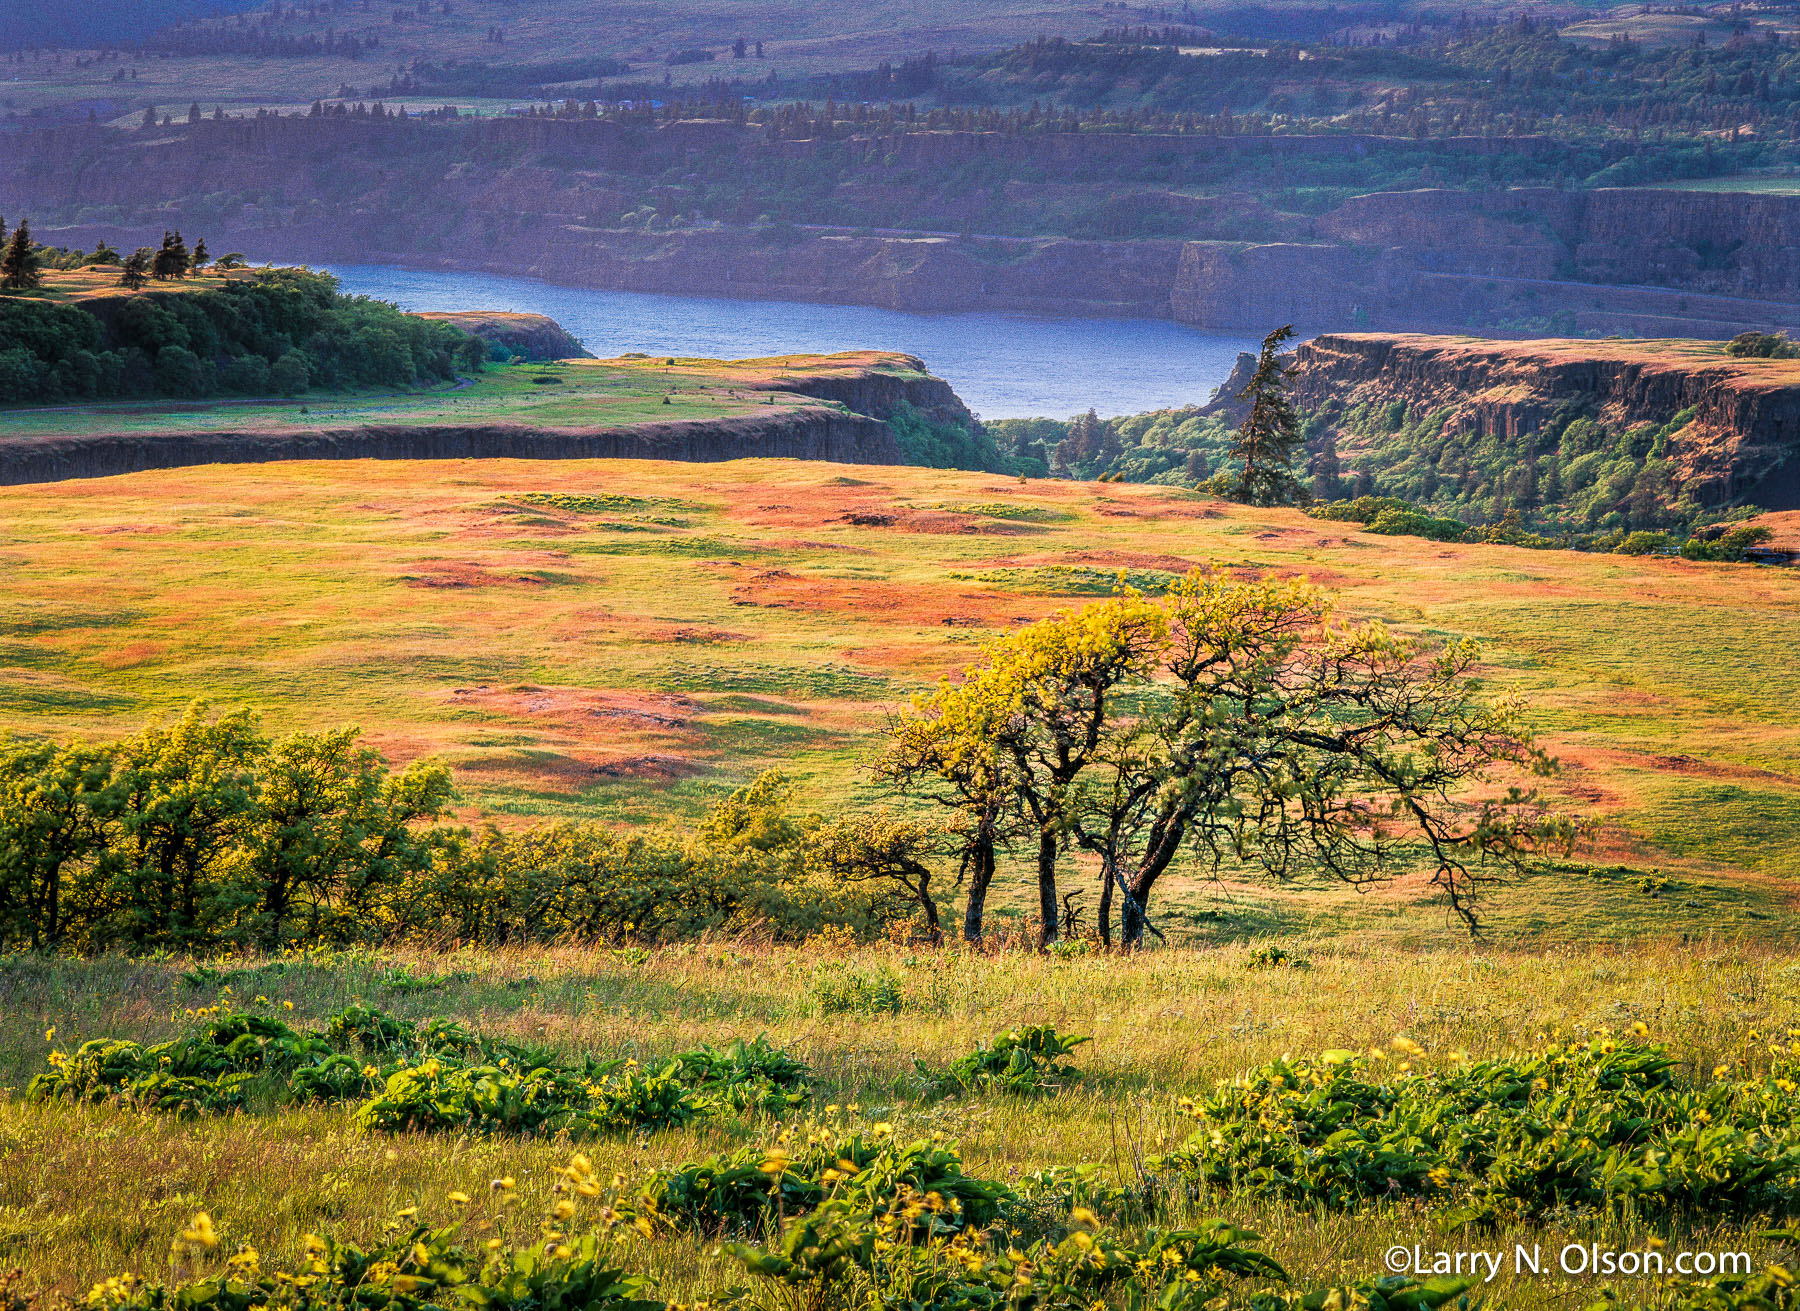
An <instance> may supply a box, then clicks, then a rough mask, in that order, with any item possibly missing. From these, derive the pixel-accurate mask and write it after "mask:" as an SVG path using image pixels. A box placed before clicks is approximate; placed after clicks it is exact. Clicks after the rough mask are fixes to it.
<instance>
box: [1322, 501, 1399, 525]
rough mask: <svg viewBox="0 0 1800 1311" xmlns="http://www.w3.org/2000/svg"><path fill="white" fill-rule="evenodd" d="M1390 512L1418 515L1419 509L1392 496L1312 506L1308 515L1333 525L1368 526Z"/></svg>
mask: <svg viewBox="0 0 1800 1311" xmlns="http://www.w3.org/2000/svg"><path fill="white" fill-rule="evenodd" d="M1390 511H1392V512H1397V513H1407V512H1413V513H1416V512H1417V511H1418V507H1417V506H1415V505H1414V504H1413V503H1412V502H1411V501H1401V500H1396V499H1395V498H1394V497H1392V496H1358V497H1356V498H1355V499H1354V500H1348V501H1332V502H1330V503H1328V504H1325V505H1314V506H1310V507H1308V509H1307V511H1306V513H1307V514H1308V515H1310V516H1312V517H1313V518H1314V519H1325V520H1329V521H1331V522H1333V523H1364V524H1366V523H1374V522H1375V520H1376V518H1377V517H1378V516H1380V515H1381V514H1384V513H1387V512H1390Z"/></svg>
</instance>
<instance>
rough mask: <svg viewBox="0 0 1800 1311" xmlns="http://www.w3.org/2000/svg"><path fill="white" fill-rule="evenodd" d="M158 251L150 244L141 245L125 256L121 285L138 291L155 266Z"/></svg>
mask: <svg viewBox="0 0 1800 1311" xmlns="http://www.w3.org/2000/svg"><path fill="white" fill-rule="evenodd" d="M155 256H156V252H154V251H153V250H151V249H150V248H149V247H148V246H139V247H138V248H137V249H136V250H134V251H132V252H131V254H129V255H127V256H126V257H125V262H124V263H123V264H122V265H121V266H120V269H119V285H120V286H121V287H124V288H126V289H127V290H128V291H137V290H138V289H139V288H141V287H142V286H143V285H144V282H145V280H146V279H147V278H149V276H150V272H151V269H152V268H153V267H154V266H155Z"/></svg>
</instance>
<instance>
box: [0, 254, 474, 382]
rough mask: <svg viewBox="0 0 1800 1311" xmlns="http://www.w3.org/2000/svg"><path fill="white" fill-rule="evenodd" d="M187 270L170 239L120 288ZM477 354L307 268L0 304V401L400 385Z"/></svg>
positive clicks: (463, 368) (462, 340)
mask: <svg viewBox="0 0 1800 1311" xmlns="http://www.w3.org/2000/svg"><path fill="white" fill-rule="evenodd" d="M192 263H193V255H192V254H191V253H190V252H188V250H187V248H186V246H185V244H184V243H182V242H181V240H180V237H179V235H178V234H175V233H171V234H169V236H168V238H166V239H165V241H164V244H163V247H162V248H161V249H160V250H158V251H154V252H151V251H139V252H137V253H135V254H134V255H132V256H130V257H128V258H127V259H126V261H125V264H124V279H125V281H126V282H127V283H128V284H129V283H131V282H133V281H136V282H137V284H138V285H142V283H143V281H144V280H145V279H146V278H171V279H172V278H177V277H180V276H181V275H182V274H183V273H185V272H186V271H187V270H188V269H189V268H191V267H192ZM486 358H487V347H486V344H485V343H483V342H482V341H480V340H479V339H477V338H475V337H472V336H470V335H469V334H467V333H464V332H462V331H461V330H460V329H457V328H455V327H452V326H451V325H449V324H447V323H441V322H433V321H429V320H426V319H420V318H415V317H413V316H411V315H408V314H403V313H401V312H400V311H399V310H398V309H396V308H395V307H394V306H392V305H389V304H387V303H385V302H382V301H375V300H369V299H367V298H366V297H361V296H345V295H342V294H340V293H339V292H338V290H337V281H336V279H335V278H332V277H331V276H330V275H329V274H323V273H313V272H309V271H307V270H304V269H269V270H266V271H261V272H257V273H254V274H252V275H250V276H248V277H239V278H233V279H231V280H229V281H222V282H220V283H218V284H217V285H213V286H208V287H207V288H205V289H204V290H195V291H183V292H180V293H170V294H162V293H157V292H154V291H151V292H146V293H145V294H143V295H136V296H130V297H125V298H122V299H119V300H107V301H101V302H87V303H86V304H85V305H70V304H57V303H54V302H50V301H44V300H34V299H19V298H4V299H0V403H10V404H22V403H32V402H40V403H42V402H55V401H64V400H86V399H95V398H109V397H122V396H123V397H129V396H149V395H158V396H173V397H182V398H194V397H205V396H212V395H216V394H221V393H223V394H236V395H271V394H274V395H283V396H293V395H298V394H300V393H302V392H305V391H307V390H309V389H310V388H315V387H319V388H326V389H334V390H335V389H340V388H350V387H407V386H413V385H416V384H420V383H432V382H444V381H448V380H450V379H453V378H454V377H456V375H457V374H458V373H459V372H474V371H477V370H479V369H480V368H481V366H482V363H483V361H485V359H486Z"/></svg>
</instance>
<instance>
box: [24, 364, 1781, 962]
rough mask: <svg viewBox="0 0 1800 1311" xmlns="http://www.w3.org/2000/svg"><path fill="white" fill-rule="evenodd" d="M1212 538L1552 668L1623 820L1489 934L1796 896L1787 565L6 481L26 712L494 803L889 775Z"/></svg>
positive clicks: (1438, 927) (723, 483)
mask: <svg viewBox="0 0 1800 1311" xmlns="http://www.w3.org/2000/svg"><path fill="white" fill-rule="evenodd" d="M584 367H586V366H579V365H570V366H566V368H565V371H566V372H569V373H576V372H579V371H580V370H581V369H582V368H584ZM645 367H648V366H645ZM502 372H503V373H504V375H505V377H506V378H507V379H508V380H510V379H512V378H514V377H522V376H524V373H523V372H522V371H520V370H505V371H502ZM657 372H660V371H657ZM505 385H508V386H511V385H513V384H512V383H511V382H510V381H508V382H507V383H506V384H505ZM524 385H526V386H529V383H526V384H524ZM660 385H661V382H660V379H659V381H658V386H660ZM543 390H546V391H549V390H555V389H552V388H544V389H543ZM554 403H556V402H545V404H554ZM1196 564H1212V565H1218V566H1220V567H1223V568H1227V569H1230V570H1232V571H1234V572H1236V573H1239V574H1241V575H1246V576H1247V575H1249V574H1252V573H1274V574H1280V575H1305V576H1307V577H1309V578H1311V579H1312V580H1313V581H1314V582H1316V583H1318V584H1320V585H1322V586H1324V587H1326V588H1328V589H1330V590H1331V591H1332V592H1333V593H1334V594H1335V595H1336V596H1337V597H1338V598H1339V599H1340V601H1341V603H1342V605H1343V606H1344V608H1345V609H1346V611H1347V612H1348V613H1350V614H1351V615H1353V616H1356V617H1360V618H1379V619H1383V620H1385V621H1387V622H1388V623H1390V624H1392V625H1394V626H1396V627H1398V628H1400V629H1403V630H1406V631H1410V632H1419V633H1423V634H1426V635H1428V636H1432V637H1448V636H1451V635H1463V634H1467V635H1472V636H1475V637H1477V638H1479V639H1481V640H1482V641H1483V642H1484V643H1485V648H1484V649H1485V658H1486V666H1487V667H1486V672H1487V674H1488V676H1489V677H1490V678H1491V680H1492V683H1493V684H1494V686H1495V687H1496V688H1500V689H1506V690H1516V691H1519V692H1522V693H1524V694H1525V695H1527V696H1528V697H1529V699H1530V704H1531V710H1532V718H1533V720H1534V722H1535V723H1536V725H1537V726H1538V728H1539V730H1540V732H1541V733H1542V735H1543V737H1544V739H1545V741H1546V742H1547V743H1548V745H1549V747H1550V748H1551V750H1552V751H1553V752H1554V753H1555V754H1556V755H1557V756H1558V757H1559V758H1560V759H1561V760H1562V762H1563V764H1564V767H1565V768H1564V773H1563V774H1562V776H1561V778H1560V779H1558V780H1555V781H1554V782H1553V784H1552V786H1553V788H1554V789H1555V790H1556V791H1558V792H1559V793H1560V794H1561V796H1562V798H1563V800H1564V801H1565V803H1566V804H1568V805H1569V806H1570V807H1571V808H1573V809H1576V810H1578V811H1580V812H1581V813H1583V814H1585V815H1588V816H1591V817H1593V818H1594V819H1596V820H1597V821H1599V822H1600V824H1601V828H1600V830H1599V832H1598V834H1597V835H1596V838H1595V841H1594V842H1593V843H1592V845H1591V846H1590V848H1589V849H1588V850H1586V851H1584V852H1582V853H1580V854H1579V856H1578V857H1577V859H1576V861H1575V862H1573V864H1572V865H1571V866H1570V867H1569V868H1567V869H1559V870H1553V871H1546V872H1544V873H1542V874H1539V875H1536V876H1534V877H1533V878H1532V879H1531V880H1528V881H1527V882H1525V883H1523V884H1521V885H1519V886H1518V887H1517V888H1516V889H1514V890H1513V891H1510V892H1505V893H1501V894H1498V895H1497V896H1496V897H1494V898H1493V900H1492V901H1491V903H1490V905H1489V907H1488V915H1489V919H1490V923H1491V926H1492V929H1493V931H1494V932H1495V933H1496V934H1498V935H1501V936H1502V937H1504V938H1506V939H1509V940H1520V941H1536V940H1576V941H1591V940H1594V939H1596V938H1600V939H1609V940H1612V939H1621V938H1629V937H1636V936H1640V935H1643V934H1694V933H1708V932H1721V933H1727V934H1744V935H1747V936H1750V937H1770V936H1785V935H1786V934H1787V933H1788V932H1789V931H1790V928H1791V923H1792V917H1791V906H1792V902H1791V898H1792V895H1793V884H1792V881H1791V880H1792V878H1793V874H1794V871H1795V870H1796V868H1800V778H1797V777H1796V773H1795V767H1794V760H1795V756H1796V744H1797V742H1800V709H1796V707H1797V706H1800V665H1796V664H1795V662H1793V661H1789V660H1783V659H1778V658H1774V655H1773V653H1779V652H1783V651H1788V650H1792V649H1794V648H1795V646H1796V643H1797V642H1800V608H1797V607H1796V601H1797V600H1800V577H1796V575H1795V574H1794V573H1793V572H1791V571H1785V570H1778V569H1763V568H1756V567H1750V566H1723V565H1710V564H1693V563H1688V562H1685V561H1681V560H1675V559H1655V558H1631V557H1624V556H1617V555H1582V554H1575V553H1569V552H1560V551H1528V550H1523V549H1516V548H1509V547H1498V546H1490V545H1444V544H1440V543H1433V542H1428V541H1424V540H1422V539H1418V538H1405V537H1380V536H1374V535H1371V534H1367V533H1362V532H1359V531H1355V530H1353V529H1349V528H1347V527H1345V526H1343V525H1338V524H1326V523H1320V522H1317V521H1314V520H1310V519H1307V518H1305V517H1304V516H1302V515H1300V514H1299V513H1298V512H1294V511H1282V510H1273V511H1271V510H1256V509H1249V508H1245V507H1238V506H1231V505H1227V504H1225V503H1223V502H1219V501H1214V500H1209V499H1206V498H1203V497H1200V496H1198V495H1195V494H1193V493H1188V492H1184V491H1180V490H1178V489H1171V488H1162V487H1154V486H1145V485H1125V484H1106V485H1100V486H1095V485H1091V484H1075V483H1068V482H1057V481H1033V482H1029V483H1019V482H1016V481H1013V480H1011V479H1001V478H996V477H994V476H992V475H983V474H971V473H960V472H937V471H931V470H921V469H910V468H886V467H882V468H873V467H853V466H831V465H812V464H804V463H798V462H790V461H741V462H734V463H729V464H724V465H682V464H656V463H642V462H533V461H500V460H491V461H479V462H380V461H373V462H371V461H364V462H356V463H285V464H275V465H263V466H254V467H209V468H195V469H184V470H176V471H166V472H152V473H143V474H138V475H133V476H130V477H125V478H109V479H97V480H91V481H85V482H74V483H64V484H54V485H47V486H32V487H16V488H8V489H4V490H0V567H3V568H4V569H5V570H6V574H7V587H6V589H5V593H4V595H3V596H0V723H3V724H4V725H5V726H7V727H10V728H13V729H16V730H19V731H22V732H27V733H51V734H62V735H70V734H92V735H116V734H122V733H124V732H126V731H128V730H131V729H134V728H135V727H136V726H138V725H139V724H141V723H142V722H143V721H144V720H145V719H146V718H147V717H148V716H151V715H155V714H171V713H174V712H176V711H178V710H179V709H180V708H181V707H182V706H184V705H186V704H187V703H188V702H189V701H191V700H192V699H194V698H197V697H200V698H206V699H208V700H210V701H212V702H213V703H214V704H215V705H216V706H218V707H220V708H227V707H236V706H239V705H249V706H253V707H256V708H258V709H260V710H261V711H262V712H263V713H264V715H265V717H266V720H267V723H268V726H269V727H270V728H271V729H272V730H289V729H293V728H298V727H322V726H328V725H339V724H346V723H355V724H359V725H361V726H362V727H363V728H364V729H365V731H366V732H367V734H368V737H369V739H370V741H371V742H372V743H373V744H374V745H376V746H377V747H378V748H379V749H380V750H382V751H383V752H384V753H385V754H386V755H387V756H388V757H389V758H390V759H391V760H393V761H395V762H403V761H407V760H411V759H415V758H419V757H422V756H434V757H437V758H439V759H442V760H443V761H445V762H446V763H447V764H449V765H450V766H451V768H452V769H453V771H454V773H455V776H456V779H457V781H458V784H459V787H460V789H461V802H460V806H461V811H460V814H461V817H462V818H463V819H464V820H466V821H468V822H483V821H492V822H497V823H500V824H502V825H516V824H521V823H527V822H530V821H532V820H534V819H538V818H542V817H576V816H585V817H600V818H604V819H610V820H617V821H633V822H642V821H652V820H662V819H675V820H683V821H685V820H689V819H692V818H693V817H695V816H696V815H698V814H699V813H700V812H701V811H702V810H704V809H705V808H706V807H708V806H709V805H711V804H712V803H713V802H714V801H716V800H717V799H718V798H719V797H721V796H722V795H724V794H725V793H726V792H727V791H728V790H729V789H731V788H732V787H735V786H738V785H740V784H741V783H743V782H744V781H745V780H747V779H748V778H749V777H752V776H753V775H754V774H755V773H757V772H758V771H760V770H762V769H765V768H769V767H771V766H777V765H778V766H780V767H782V768H783V769H785V770H787V771H788V772H789V773H790V774H791V775H793V776H794V777H795V778H796V779H797V780H799V781H800V782H801V783H802V784H803V785H804V795H805V796H807V797H808V798H809V800H810V801H811V802H812V803H813V804H815V805H816V806H817V807H818V808H819V809H820V810H821V811H827V810H831V809H834V808H839V807H845V806H850V807H854V806H857V805H860V804H865V803H867V802H868V801H869V800H871V799H872V798H873V790H872V785H871V783H870V782H869V779H868V774H867V765H868V764H869V762H870V760H871V758H872V757H873V755H874V753H875V751H876V750H877V749H878V746H879V739H880V730H881V725H882V724H883V722H884V715H885V713H886V712H887V710H889V709H891V708H893V707H896V706H898V705H901V704H903V703H904V702H905V700H906V699H907V697H908V696H909V695H910V694H911V693H913V692H914V691H916V690H918V689H921V688H923V687H927V686H930V685H931V684H932V683H934V682H935V681H936V680H937V679H938V678H939V677H940V676H942V675H945V674H949V673H953V672H954V671H955V670H956V669H958V668H959V667H960V666H961V665H963V664H965V663H967V662H968V661H969V660H971V659H972V658H973V657H974V656H975V654H976V653H977V650H978V648H979V644H980V643H981V641H982V640H983V639H984V637H986V636H988V635H991V634H994V633H996V632H1001V631H1005V630H1007V629H1009V628H1011V627H1013V626H1015V625H1018V624H1023V623H1026V622H1029V621H1030V620H1032V619H1035V618H1037V617H1040V616H1042V615H1045V614H1047V613H1049V612H1051V611H1053V610H1055V609H1057V608H1059V607H1063V606H1068V605H1072V604H1079V603H1081V602H1082V601H1083V600H1084V599H1091V598H1093V597H1096V596H1102V595H1105V594H1106V593H1108V592H1109V591H1110V590H1111V589H1112V587H1113V586H1114V585H1115V583H1116V580H1117V578H1118V576H1119V573H1120V571H1122V570H1123V571H1125V573H1126V576H1127V577H1128V578H1130V579H1132V580H1133V581H1134V582H1135V583H1137V584H1138V585H1140V586H1146V587H1154V586H1157V585H1159V584H1160V583H1161V582H1162V581H1165V580H1166V579H1167V578H1168V577H1169V576H1171V574H1173V573H1176V572H1180V571H1184V570H1186V569H1188V568H1189V567H1191V566H1193V565H1196ZM1647 878H1648V879H1666V880H1668V882H1667V883H1666V884H1662V885H1655V886H1652V887H1649V888H1644V887H1641V886H1640V884H1641V883H1642V882H1643V880H1645V879H1647ZM1172 893H1173V895H1172V898H1171V901H1170V903H1169V905H1168V908H1167V909H1166V910H1165V914H1169V915H1171V916H1173V918H1174V923H1175V925H1176V927H1178V928H1183V929H1186V930H1188V931H1191V932H1192V933H1194V934H1196V935H1198V936H1201V937H1204V938H1213V937H1226V938H1233V937H1239V936H1243V935H1245V934H1266V933H1285V932H1295V931H1300V930H1307V931H1313V932H1319V933H1331V932H1337V931H1340V930H1343V929H1348V928H1367V927H1370V926H1379V927H1381V928H1382V929H1383V930H1384V931H1385V932H1387V933H1389V934H1391V935H1393V936H1394V937H1396V938H1397V939H1401V940H1406V941H1412V942H1429V941H1436V940H1437V939H1438V935H1440V934H1441V933H1443V932H1444V931H1445V924H1444V921H1443V920H1442V917H1441V915H1440V914H1439V912H1438V911H1437V910H1436V909H1435V908H1433V907H1431V906H1430V905H1428V904H1425V903H1424V902H1422V900H1421V898H1422V896H1423V893H1422V890H1421V889H1417V888H1412V887H1410V886H1409V885H1408V884H1407V883H1406V882H1404V881H1403V882H1401V883H1399V884H1396V885H1393V886H1391V887H1388V888H1385V889H1377V890H1375V891H1372V892H1368V893H1364V894H1357V893H1353V892H1350V891H1347V890H1344V889H1342V888H1338V887H1335V886H1331V887H1318V888H1309V887H1304V886H1298V887H1285V888H1279V889H1277V888H1270V887H1267V886H1265V885H1262V884H1259V883H1256V882H1253V881H1247V880H1240V879H1235V878H1227V879H1225V880H1223V881H1220V882H1213V881H1210V880H1200V879H1192V880H1188V881H1186V882H1185V884H1183V885H1181V886H1178V887H1177V888H1175V889H1172Z"/></svg>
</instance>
